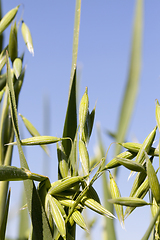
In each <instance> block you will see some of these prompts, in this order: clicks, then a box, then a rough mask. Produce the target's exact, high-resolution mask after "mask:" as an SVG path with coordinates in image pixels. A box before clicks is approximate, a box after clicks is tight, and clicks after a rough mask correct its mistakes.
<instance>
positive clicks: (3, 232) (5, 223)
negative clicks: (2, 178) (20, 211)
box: [0, 190, 11, 240]
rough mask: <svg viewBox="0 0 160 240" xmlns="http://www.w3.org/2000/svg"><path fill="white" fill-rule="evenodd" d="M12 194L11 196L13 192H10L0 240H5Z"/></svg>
mask: <svg viewBox="0 0 160 240" xmlns="http://www.w3.org/2000/svg"><path fill="white" fill-rule="evenodd" d="M10 194H11V190H9V192H8V196H7V201H6V206H5V210H4V216H3V221H2V224H1V225H0V239H1V240H5V233H6V225H7V218H8V210H9V202H10ZM0 223H1V222H0Z"/></svg>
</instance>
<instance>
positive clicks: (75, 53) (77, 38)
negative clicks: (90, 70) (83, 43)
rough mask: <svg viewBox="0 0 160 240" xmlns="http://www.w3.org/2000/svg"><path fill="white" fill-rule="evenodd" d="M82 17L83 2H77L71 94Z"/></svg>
mask: <svg viewBox="0 0 160 240" xmlns="http://www.w3.org/2000/svg"><path fill="white" fill-rule="evenodd" d="M80 15H81V0H76V8H75V19H74V34H73V49H72V68H71V76H70V92H71V87H72V84H73V83H72V82H73V79H74V75H75V71H76V66H77V54H78V42H79V28H80ZM69 95H70V94H69Z"/></svg>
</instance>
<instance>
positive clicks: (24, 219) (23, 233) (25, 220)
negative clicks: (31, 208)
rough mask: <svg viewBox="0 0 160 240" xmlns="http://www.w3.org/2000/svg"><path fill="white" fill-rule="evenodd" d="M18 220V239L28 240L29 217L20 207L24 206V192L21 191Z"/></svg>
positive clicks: (26, 211)
mask: <svg viewBox="0 0 160 240" xmlns="http://www.w3.org/2000/svg"><path fill="white" fill-rule="evenodd" d="M20 204H21V205H20V218H19V227H18V229H19V234H18V238H19V239H28V229H29V215H28V210H27V209H23V208H22V206H24V205H25V204H26V198H25V192H24V190H22V191H21V203H20Z"/></svg>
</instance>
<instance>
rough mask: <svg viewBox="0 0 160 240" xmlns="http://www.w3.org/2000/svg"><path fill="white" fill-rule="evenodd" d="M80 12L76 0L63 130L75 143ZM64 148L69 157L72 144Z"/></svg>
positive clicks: (78, 2)
mask: <svg viewBox="0 0 160 240" xmlns="http://www.w3.org/2000/svg"><path fill="white" fill-rule="evenodd" d="M80 12H81V0H76V8H75V21H74V35H73V50H72V67H71V76H70V86H69V95H68V106H67V113H66V118H65V124H64V129H63V137H70V138H71V139H72V141H74V137H75V134H76V130H77V107H76V105H77V104H76V66H77V53H78V41H79V28H80ZM62 143H63V147H64V150H65V153H66V155H67V157H69V154H70V151H71V143H70V142H65V141H63V142H62Z"/></svg>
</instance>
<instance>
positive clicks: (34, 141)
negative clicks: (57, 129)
mask: <svg viewBox="0 0 160 240" xmlns="http://www.w3.org/2000/svg"><path fill="white" fill-rule="evenodd" d="M61 140H62V138H58V137H52V136H36V137H31V138H25V139H22V140H21V144H22V145H24V146H25V145H42V144H52V143H56V142H58V141H61ZM16 144H17V142H12V143H8V144H6V145H16Z"/></svg>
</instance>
